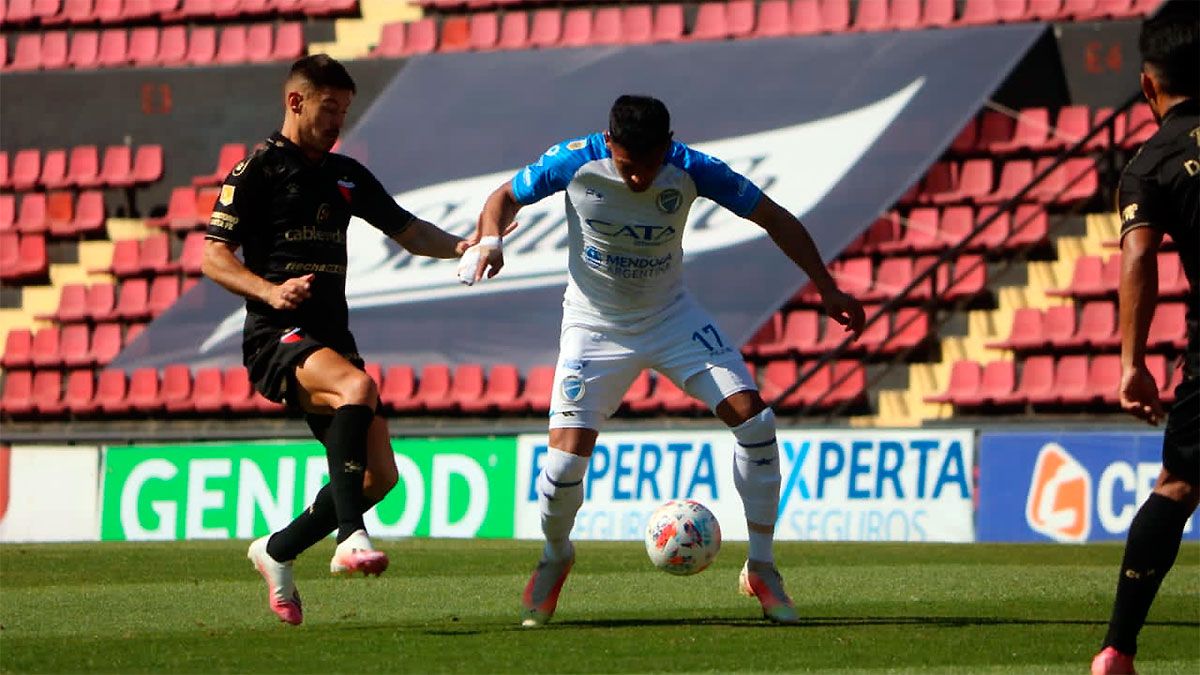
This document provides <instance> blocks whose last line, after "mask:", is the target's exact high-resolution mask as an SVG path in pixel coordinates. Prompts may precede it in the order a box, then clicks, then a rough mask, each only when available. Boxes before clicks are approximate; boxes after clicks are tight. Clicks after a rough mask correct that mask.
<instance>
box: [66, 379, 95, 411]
mask: <svg viewBox="0 0 1200 675" xmlns="http://www.w3.org/2000/svg"><path fill="white" fill-rule="evenodd" d="M95 396H96V378H95V375H94V374H93V373H92V371H91V370H72V371H71V372H70V374H69V375H67V388H66V393H64V394H63V406H64V407H65V408H66V409H67V411H69V412H70V413H71V414H73V415H90V414H92V413H94V412H95V411H96V400H95Z"/></svg>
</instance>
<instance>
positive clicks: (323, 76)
mask: <svg viewBox="0 0 1200 675" xmlns="http://www.w3.org/2000/svg"><path fill="white" fill-rule="evenodd" d="M354 93H355V85H354V80H353V79H351V77H350V75H349V73H347V72H346V69H345V68H344V67H343V66H342V65H341V64H340V63H338V62H337V61H335V60H333V59H332V58H330V57H328V56H326V55H324V54H320V55H314V56H308V57H304V58H302V59H300V60H298V61H296V62H295V64H293V65H292V68H291V71H290V72H289V74H288V77H287V81H286V83H285V85H284V91H283V94H284V111H285V112H284V122H283V128H282V130H281V131H279V132H277V133H275V134H272V135H271V137H270V138H268V139H267V141H266V142H265V144H263V145H262V146H261V147H260V148H258V149H256V150H255V151H254V152H253V153H252V154H251V155H250V156H249V157H247V158H246V159H245V160H243V161H242V162H240V163H239V164H237V166H235V167H234V168H233V171H232V172H231V173H230V174H229V176H228V177H227V178H226V179H225V183H224V185H223V186H222V187H221V193H220V197H219V198H218V201H217V205H216V208H215V210H214V211H213V214H212V219H211V221H210V222H209V226H208V235H207V236H208V241H206V242H205V250H204V274H205V276H207V277H209V278H210V279H212V280H213V281H215V282H217V283H218V284H220V285H221V286H224V287H225V288H226V289H228V290H230V291H232V292H234V293H237V294H238V295H241V296H243V297H244V298H246V324H245V330H244V334H243V343H242V350H243V360H244V361H245V364H246V367H247V368H248V369H249V371H250V377H251V379H252V380H253V381H254V386H255V388H256V389H258V391H259V392H261V393H262V394H263V396H265V397H267V398H268V399H271V400H272V401H277V402H282V401H286V402H287V403H288V404H289V405H291V406H294V407H296V408H299V409H300V410H303V411H304V412H305V414H306V419H307V421H308V424H309V427H310V428H311V429H312V431H313V435H314V436H316V437H317V439H319V440H320V441H321V442H322V443H323V444H324V446H325V450H326V454H327V456H328V459H329V484H328V485H326V486H324V487H323V488H322V489H321V491H320V492H318V493H317V496H316V499H315V500H314V501H313V503H312V505H311V506H309V508H308V509H306V510H305V511H304V512H303V513H301V514H300V516H298V517H297V518H296V519H295V520H294V521H292V523H291V524H289V525H288V526H287V527H285V528H284V529H282V530H280V531H279V532H276V533H274V534H273V535H270V536H268V537H263V538H261V539H258V540H256V541H255V542H254V543H252V544H251V545H250V550H249V553H248V557H249V558H250V560H251V562H253V563H254V565H255V567H256V568H258V570H259V572H260V573H261V574H262V575H263V578H264V579H266V581H267V585H268V587H269V598H270V606H271V609H272V610H273V611H274V612H275V614H276V615H277V616H278V617H279V618H280V619H281V620H282V621H285V622H287V623H290V624H299V623H300V622H301V621H302V610H301V604H300V595H299V593H298V592H297V591H296V586H295V583H294V581H293V578H292V561H293V560H294V559H295V558H296V556H297V555H299V554H300V553H301V552H302V551H304V550H305V549H307V548H309V547H310V546H312V545H313V544H315V543H316V542H318V541H320V540H321V539H323V538H324V537H326V536H328V535H329V533H330V532H331V531H333V530H334V529H336V530H337V541H338V545H337V548H336V550H335V552H334V556H333V559H332V561H331V562H330V571H331V572H334V573H354V572H362V573H364V574H376V575H378V574H379V573H381V572H383V571H384V570H385V569H386V568H387V565H388V559H387V556H386V555H385V554H384V553H382V552H381V551H376V550H374V547H373V546H372V545H371V541H370V539H369V538H368V537H367V532H366V529H365V528H364V526H363V517H362V514H363V512H364V511H365V510H366V509H368V508H370V507H371V506H372V505H374V504H375V503H377V502H378V501H379V500H381V499H383V497H384V496H385V495H386V494H387V493H388V491H389V490H391V488H392V486H393V485H395V484H396V481H397V478H398V474H397V470H396V464H395V460H394V458H393V455H392V449H391V444H390V440H389V435H388V430H387V424H386V423H385V421H384V419H383V418H382V417H379V416H377V414H376V413H377V411H376V407H377V405H378V400H379V394H378V390H377V388H376V384H375V382H374V381H373V380H372V379H371V377H370V376H369V375H367V374H366V373H365V372H364V371H363V369H362V368H363V361H362V359H361V358H359V356H358V353H357V352H358V349H357V347H356V346H355V343H354V337H353V336H352V335H351V334H350V331H349V324H348V309H347V305H346V260H347V254H346V228H347V225H348V224H349V222H350V218H351V216H358V217H361V218H363V219H364V220H366V221H367V222H369V223H370V224H371V225H373V226H375V227H376V228H378V229H380V230H381V231H383V232H384V233H385V234H387V235H388V236H389V237H390V238H392V239H393V240H395V241H396V242H398V243H399V244H400V245H401V246H403V247H404V248H405V249H407V250H408V251H409V252H411V253H413V254H414V255H423V256H431V257H434V258H456V257H459V256H461V255H462V254H463V252H464V251H465V250H466V249H467V248H468V246H469V245H470V244H471V243H472V242H469V241H467V240H464V239H460V238H459V237H456V236H454V235H451V234H448V233H446V232H444V231H442V230H441V229H439V228H437V227H435V226H434V225H432V224H430V223H428V222H425V221H423V220H421V219H418V218H416V217H414V216H413V215H412V214H411V213H409V212H407V211H405V210H404V209H403V208H401V207H400V206H399V205H397V204H396V202H395V200H393V199H392V198H391V196H389V195H388V193H387V192H386V191H385V190H384V188H383V186H382V185H380V184H379V181H378V180H376V179H375V177H374V176H373V175H371V173H370V172H369V171H368V170H367V169H366V168H365V167H364V166H363V165H362V164H359V163H358V162H357V161H355V160H353V159H351V158H349V157H345V156H343V155H338V154H334V153H331V152H330V149H331V148H332V147H333V145H334V143H335V142H336V141H337V139H338V135H339V133H340V132H341V129H342V125H343V123H344V122H345V119H346V112H347V109H348V108H349V106H350V102H351V100H352V99H353V97H354ZM239 247H240V248H241V249H242V250H243V254H244V258H245V262H244V263H243V262H241V261H240V260H238V258H237V257H236V256H235V255H234V253H235V252H236V251H237V249H238V248H239Z"/></svg>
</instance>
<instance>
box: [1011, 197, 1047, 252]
mask: <svg viewBox="0 0 1200 675" xmlns="http://www.w3.org/2000/svg"><path fill="white" fill-rule="evenodd" d="M1049 236H1050V221H1049V218H1048V216H1047V215H1046V210H1045V209H1044V208H1042V207H1041V206H1039V205H1037V204H1021V205H1020V206H1018V207H1017V210H1016V213H1015V215H1014V216H1013V218H1012V227H1011V232H1010V233H1009V236H1008V239H1007V240H1006V241H1005V243H1004V246H1005V248H1010V249H1016V248H1023V247H1026V246H1041V245H1044V244H1047V243H1048V242H1049Z"/></svg>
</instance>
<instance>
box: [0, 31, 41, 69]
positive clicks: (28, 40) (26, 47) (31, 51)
mask: <svg viewBox="0 0 1200 675" xmlns="http://www.w3.org/2000/svg"><path fill="white" fill-rule="evenodd" d="M41 67H42V36H41V34H39V33H22V34H20V35H18V36H17V46H16V47H15V48H14V50H13V60H12V62H11V63H9V64H8V68H7V70H15V71H23V70H37V69H38V68H41Z"/></svg>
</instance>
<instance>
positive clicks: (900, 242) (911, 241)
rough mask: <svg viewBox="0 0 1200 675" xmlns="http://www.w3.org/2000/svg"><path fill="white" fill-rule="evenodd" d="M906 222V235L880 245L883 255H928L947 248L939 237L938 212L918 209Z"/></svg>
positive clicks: (910, 214)
mask: <svg viewBox="0 0 1200 675" xmlns="http://www.w3.org/2000/svg"><path fill="white" fill-rule="evenodd" d="M903 220H904V235H903V236H901V237H900V238H899V239H896V240H894V241H890V242H884V243H881V244H879V251H880V252H882V253H885V254H887V253H901V252H907V253H913V252H916V253H927V252H930V251H937V250H939V249H942V248H945V245H944V244H943V243H942V242H941V240H940V237H939V232H938V230H939V227H938V210H937V209H936V208H931V207H918V208H915V209H913V210H912V211H910V212H909V214H908V218H905V219H903Z"/></svg>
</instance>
